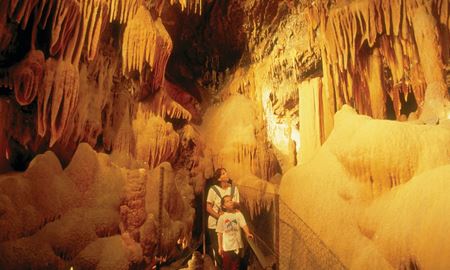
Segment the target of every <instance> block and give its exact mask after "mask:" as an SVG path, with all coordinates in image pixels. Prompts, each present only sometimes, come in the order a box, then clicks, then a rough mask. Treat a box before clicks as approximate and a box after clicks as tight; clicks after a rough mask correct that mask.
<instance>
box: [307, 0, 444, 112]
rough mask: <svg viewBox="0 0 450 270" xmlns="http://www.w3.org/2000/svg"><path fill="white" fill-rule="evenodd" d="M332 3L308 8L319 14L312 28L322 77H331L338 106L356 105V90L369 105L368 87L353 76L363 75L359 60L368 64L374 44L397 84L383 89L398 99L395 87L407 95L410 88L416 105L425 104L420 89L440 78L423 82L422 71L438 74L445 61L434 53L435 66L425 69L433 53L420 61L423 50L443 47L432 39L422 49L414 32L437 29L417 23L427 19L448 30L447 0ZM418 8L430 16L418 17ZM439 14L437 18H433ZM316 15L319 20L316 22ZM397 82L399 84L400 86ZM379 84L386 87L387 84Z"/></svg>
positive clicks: (360, 102)
mask: <svg viewBox="0 0 450 270" xmlns="http://www.w3.org/2000/svg"><path fill="white" fill-rule="evenodd" d="M328 4H329V3H328V1H319V2H318V3H317V4H315V5H313V6H312V7H310V8H309V9H308V14H309V16H310V18H311V17H312V16H316V18H314V22H315V23H313V24H312V26H311V32H312V33H314V32H313V31H314V29H316V28H318V29H319V31H320V32H321V39H322V43H323V45H322V52H323V54H322V61H323V63H322V66H323V67H327V69H326V70H327V72H324V75H325V76H326V77H328V78H327V79H326V81H328V85H329V86H330V87H332V88H333V91H335V92H337V93H336V95H335V100H336V104H337V105H338V106H337V108H336V109H339V108H340V106H341V104H343V103H342V102H341V100H343V101H344V102H345V103H350V104H352V103H351V100H352V99H351V98H350V95H349V94H350V93H352V92H353V93H355V99H354V100H355V105H357V106H356V107H358V108H361V107H359V106H367V105H364V104H363V103H364V102H363V99H362V97H363V96H364V95H365V94H361V93H358V92H359V91H362V89H364V87H362V88H361V89H358V88H359V86H358V85H355V84H354V83H353V81H354V80H355V77H357V76H360V75H359V73H360V72H361V70H360V69H359V67H362V66H364V65H362V64H361V63H358V61H361V62H366V61H367V58H368V57H369V55H368V54H367V53H366V52H367V51H370V50H368V49H372V48H378V49H379V50H380V54H381V56H382V58H383V62H384V63H385V64H386V65H387V66H388V67H389V69H390V73H391V75H392V79H393V86H396V87H394V88H393V89H387V88H386V89H383V91H384V92H391V95H392V96H393V97H394V99H397V98H396V97H397V96H398V95H399V93H393V91H402V92H403V94H405V93H406V94H407V93H409V89H410V88H409V87H411V90H412V91H411V92H412V93H414V95H415V98H416V100H417V102H418V104H423V101H424V99H426V97H425V96H424V95H423V93H422V92H423V89H424V88H425V82H426V84H427V85H429V84H430V82H431V81H436V80H434V79H433V80H431V79H427V80H426V81H425V80H423V78H424V77H423V75H425V78H426V77H431V76H436V74H438V73H440V72H437V70H438V69H441V70H442V67H441V66H442V65H440V64H439V63H442V60H441V61H438V60H437V59H438V58H439V56H436V57H434V56H433V57H431V58H433V59H435V60H433V61H432V62H433V63H434V64H432V67H431V66H428V67H426V68H424V67H423V65H424V64H426V62H427V61H428V62H430V61H431V60H430V58H429V57H428V58H427V59H422V58H423V57H420V58H421V59H420V61H419V55H420V54H421V52H424V51H427V52H434V51H440V45H439V43H438V42H437V41H434V43H433V44H431V43H430V44H429V46H428V49H426V50H424V49H423V48H422V47H423V46H424V45H421V44H422V43H423V42H421V41H420V40H419V39H420V35H418V33H416V32H417V31H418V30H417V29H421V31H433V32H434V31H435V30H432V27H431V28H430V27H429V26H415V24H416V25H419V24H420V22H422V21H425V22H426V21H428V22H431V24H430V25H432V22H433V21H435V20H438V21H440V22H441V23H442V24H443V25H445V26H446V27H447V29H448V27H449V24H448V18H449V16H448V13H449V4H448V1H440V0H432V1H427V2H423V1H417V0H395V1H388V0H376V1H367V0H365V1H352V2H349V3H345V4H344V3H339V4H336V5H335V6H332V7H331V8H329V7H328ZM420 10H423V13H424V14H427V16H428V17H427V19H423V20H422V19H420V20H417V19H415V18H416V17H417V11H420ZM436 15H437V18H436V19H435V18H434V17H433V16H436ZM317 17H318V18H320V20H317ZM422 17H423V16H422ZM420 25H421V24H420ZM424 29H429V30H424ZM430 46H431V47H433V48H431V47H430ZM436 63H437V64H436ZM328 67H329V68H328ZM422 68H423V69H422ZM425 69H426V70H425ZM324 70H325V68H324ZM422 72H423V73H422ZM426 73H429V74H434V75H427V74H426ZM367 78H369V77H367V76H366V80H367ZM385 79H387V78H383V80H385ZM440 81H441V80H440ZM363 83H364V82H363ZM397 85H401V86H398V87H397ZM381 86H382V87H387V86H388V85H387V84H385V85H381ZM407 89H408V91H407ZM442 89H443V88H442ZM368 91H372V89H370V88H369V89H368ZM375 91H378V90H375ZM441 92H443V90H442V91H441ZM372 96H373V95H372ZM442 96H443V95H441V98H442ZM377 103H379V102H377ZM369 104H370V103H369ZM399 104H400V103H399ZM399 104H397V105H395V106H397V108H396V109H397V110H398V111H399V110H400V108H399V107H398V106H400V105H399ZM363 111H367V110H366V109H364V110H363Z"/></svg>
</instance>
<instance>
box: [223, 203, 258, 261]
mask: <svg viewBox="0 0 450 270" xmlns="http://www.w3.org/2000/svg"><path fill="white" fill-rule="evenodd" d="M221 205H222V207H223V209H224V211H225V213H224V214H223V215H221V216H220V217H219V220H218V221H217V228H216V232H217V236H218V240H219V255H220V256H222V269H223V270H238V269H239V266H240V261H241V257H240V256H239V251H240V250H241V249H243V248H244V244H243V242H242V237H241V228H242V230H243V231H244V232H245V235H246V236H247V238H249V239H253V234H251V233H250V230H249V229H248V226H247V222H245V218H244V215H242V213H241V212H240V211H238V210H236V209H235V204H234V202H233V199H232V198H231V196H229V195H225V196H223V198H222V204H221Z"/></svg>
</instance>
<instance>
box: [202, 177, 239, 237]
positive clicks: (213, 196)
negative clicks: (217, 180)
mask: <svg viewBox="0 0 450 270" xmlns="http://www.w3.org/2000/svg"><path fill="white" fill-rule="evenodd" d="M215 186H216V188H217V190H218V191H219V193H220V196H221V197H219V195H218V194H217V192H216V191H214V190H213V188H212V187H211V188H210V189H209V191H208V196H207V197H206V202H209V203H211V204H212V208H213V210H214V211H216V212H219V207H220V200H221V199H222V198H223V196H225V195H231V186H229V187H227V188H226V189H222V188H221V187H220V186H218V185H215ZM233 201H234V202H237V203H239V191H238V188H237V187H236V186H235V187H234V194H233ZM216 224H217V219H216V218H214V217H213V216H211V215H209V217H208V228H209V229H215V228H216Z"/></svg>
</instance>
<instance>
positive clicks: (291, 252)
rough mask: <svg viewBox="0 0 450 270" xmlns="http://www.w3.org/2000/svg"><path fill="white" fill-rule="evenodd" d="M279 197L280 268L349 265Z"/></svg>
mask: <svg viewBox="0 0 450 270" xmlns="http://www.w3.org/2000/svg"><path fill="white" fill-rule="evenodd" d="M277 197H278V198H277V200H278V209H279V221H278V222H279V233H278V236H279V241H278V242H279V248H278V249H279V250H278V254H279V262H278V263H279V269H282V270H285V269H314V270H318V269H327V270H328V269H336V270H340V269H346V268H345V266H344V265H343V264H342V262H341V261H340V260H339V259H338V258H337V256H336V255H335V254H334V253H333V252H332V251H331V250H330V249H329V248H328V247H327V246H326V245H325V244H324V243H323V241H322V240H321V239H320V238H319V236H318V235H317V234H316V233H314V231H313V230H312V229H311V228H310V227H309V226H308V225H307V224H306V223H305V222H304V221H303V220H302V219H301V218H300V217H299V216H298V215H297V214H295V213H294V211H292V209H290V208H289V206H288V205H286V204H285V203H284V202H283V201H282V200H280V199H279V196H277Z"/></svg>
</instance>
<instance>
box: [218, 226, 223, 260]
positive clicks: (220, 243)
mask: <svg viewBox="0 0 450 270" xmlns="http://www.w3.org/2000/svg"><path fill="white" fill-rule="evenodd" d="M217 239H218V242H219V255H220V256H222V254H223V244H222V243H223V233H219V232H218V233H217Z"/></svg>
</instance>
